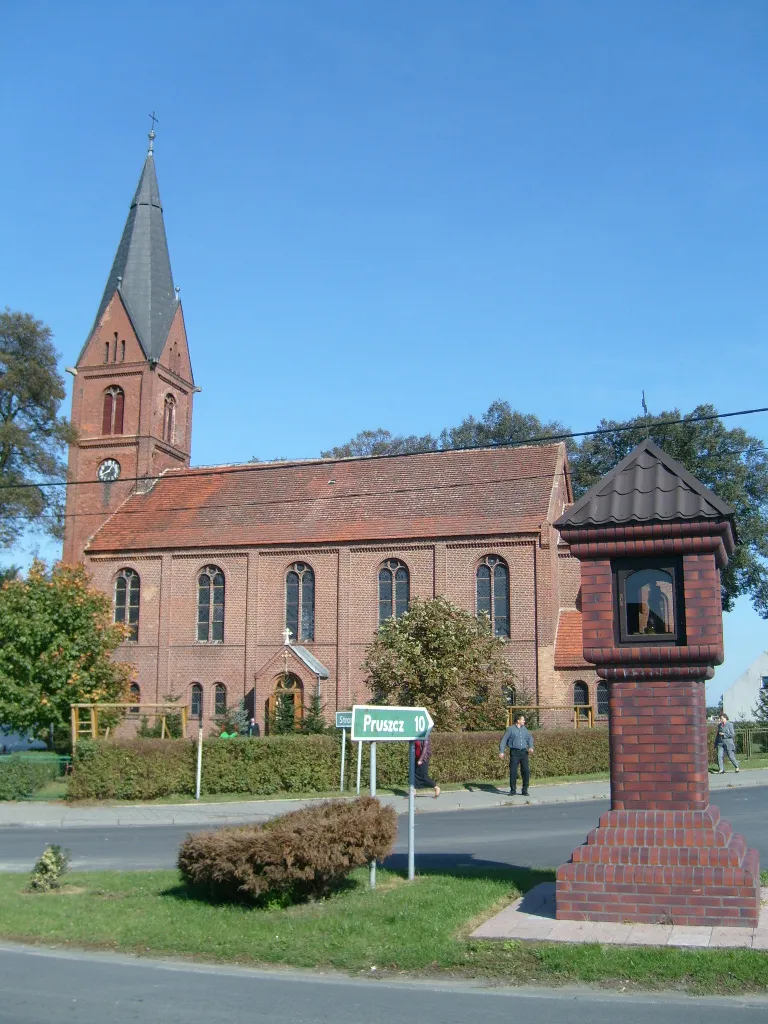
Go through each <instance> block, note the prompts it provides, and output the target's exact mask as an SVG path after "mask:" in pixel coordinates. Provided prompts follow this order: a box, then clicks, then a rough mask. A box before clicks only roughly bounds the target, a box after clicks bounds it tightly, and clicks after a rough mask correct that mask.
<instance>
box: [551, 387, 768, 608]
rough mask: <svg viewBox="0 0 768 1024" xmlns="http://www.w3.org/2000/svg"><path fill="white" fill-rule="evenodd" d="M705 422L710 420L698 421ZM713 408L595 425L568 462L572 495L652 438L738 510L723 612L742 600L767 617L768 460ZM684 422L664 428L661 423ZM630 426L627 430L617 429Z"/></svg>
mask: <svg viewBox="0 0 768 1024" xmlns="http://www.w3.org/2000/svg"><path fill="white" fill-rule="evenodd" d="M704 416H709V417H713V418H712V419H704V420H702V419H701V417H704ZM716 416H717V410H716V409H715V407H714V406H713V405H698V406H696V408H695V409H694V410H693V411H692V412H690V413H686V414H685V416H684V417H683V416H682V414H681V413H680V411H679V410H678V409H671V410H669V411H668V412H662V413H659V415H658V416H638V417H636V418H635V419H633V420H630V421H629V422H628V423H627V424H621V423H618V422H617V421H615V420H601V421H600V423H599V424H598V430H600V431H603V433H599V434H595V435H593V436H591V437H586V438H584V440H583V441H582V443H581V444H580V445H579V447H578V449H577V450H576V452H574V453H573V454H572V455H571V459H570V462H571V471H572V474H573V485H574V491H575V493H576V496H577V497H578V496H579V495H581V494H583V493H584V491H586V490H588V488H590V487H591V486H592V485H593V484H595V483H597V481H598V480H599V479H600V478H601V477H602V476H604V475H605V473H607V472H608V471H609V470H611V469H613V467H614V466H615V465H616V463H617V462H620V461H621V459H623V458H624V457H625V456H626V455H628V454H629V453H630V452H631V451H632V449H633V448H634V447H635V446H636V445H638V444H640V442H641V441H643V440H645V438H646V437H650V438H651V440H652V441H654V442H655V443H656V444H657V445H658V446H659V447H660V448H663V449H664V451H665V452H666V453H667V454H668V455H671V456H672V458H673V459H676V460H677V461H678V462H680V463H682V465H683V466H685V468H686V469H687V470H688V471H689V472H690V473H692V474H693V475H694V476H695V477H697V478H698V479H699V480H701V481H702V483H704V484H706V485H707V487H709V488H711V489H712V490H713V491H714V492H715V494H717V495H718V496H719V497H720V498H722V499H723V500H724V501H727V502H729V504H731V505H733V507H734V509H735V511H736V516H735V520H736V530H737V532H738V536H739V544H738V546H737V548H736V551H735V552H734V554H733V556H732V557H731V559H730V561H729V562H728V566H727V567H726V569H725V570H724V572H723V574H722V578H721V583H722V599H723V608H724V609H725V611H730V610H731V609H732V608H733V603H734V601H735V600H736V598H737V597H739V596H741V595H742V594H745V595H748V596H749V598H750V600H751V601H752V604H753V606H754V608H755V610H756V611H757V612H758V613H759V614H760V615H761V616H762V617H763V618H768V563H767V562H766V558H768V457H767V456H766V452H765V451H764V450H763V449H764V448H765V445H764V444H763V442H762V441H761V440H760V439H759V438H756V437H753V436H752V435H750V434H748V433H747V432H746V430H743V429H742V428H741V427H731V428H729V427H727V426H726V424H725V421H723V420H721V419H717V418H715V417H716ZM680 419H682V420H683V422H682V423H672V424H667V425H665V423H664V421H669V420H680ZM625 426H628V427H630V429H626V430H625V429H619V428H620V427H625Z"/></svg>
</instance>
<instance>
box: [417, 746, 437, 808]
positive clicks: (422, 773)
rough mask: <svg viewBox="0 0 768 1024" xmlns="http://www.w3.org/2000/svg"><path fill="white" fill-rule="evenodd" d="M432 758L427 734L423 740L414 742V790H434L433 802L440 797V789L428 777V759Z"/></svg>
mask: <svg viewBox="0 0 768 1024" xmlns="http://www.w3.org/2000/svg"><path fill="white" fill-rule="evenodd" d="M431 756H432V744H431V742H430V739H429V733H427V735H426V738H425V739H423V740H416V789H434V791H435V800H437V798H438V797H439V796H440V787H439V786H438V784H437V783H436V782H435V781H434V779H430V777H429V759H430V757H431Z"/></svg>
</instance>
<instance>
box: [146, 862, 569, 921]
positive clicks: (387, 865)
mask: <svg viewBox="0 0 768 1024" xmlns="http://www.w3.org/2000/svg"><path fill="white" fill-rule="evenodd" d="M381 867H382V868H383V869H384V870H385V871H390V872H392V874H394V875H399V876H400V877H402V878H406V877H407V875H408V858H407V857H406V856H404V855H402V854H395V855H394V856H392V857H388V858H387V859H386V860H385V861H384V863H383V864H382V865H381ZM416 874H417V876H419V877H422V878H426V877H432V878H437V877H444V878H461V879H473V878H477V879H480V878H483V879H493V880H494V881H503V882H509V884H510V885H511V886H514V887H515V888H516V889H518V890H519V891H520V892H521V893H525V892H527V891H528V890H529V889H532V888H533V887H534V886H535V885H538V884H539V883H540V882H553V881H554V880H555V870H554V869H553V868H529V867H521V866H517V865H514V864H513V865H510V864H501V863H498V862H496V861H485V860H477V859H476V858H474V857H471V856H469V855H467V856H465V857H462V856H461V855H458V854H456V855H455V854H448V855H442V854H432V855H430V856H426V857H419V858H418V859H417V865H416ZM364 886H365V883H362V882H361V881H360V880H359V879H355V878H352V877H349V876H347V877H346V878H342V879H339V881H338V882H337V883H336V884H335V885H334V886H332V887H331V889H330V890H329V891H328V892H326V893H324V894H322V895H317V894H312V893H307V892H301V891H298V892H294V893H271V894H270V893H267V894H265V895H264V896H262V897H261V898H259V899H253V898H251V897H249V896H247V895H246V894H243V895H242V897H238V896H236V895H235V896H233V895H232V893H225V892H224V891H223V890H220V891H218V892H217V891H216V890H212V889H210V888H209V887H206V886H196V885H191V884H187V883H186V882H180V883H178V884H177V885H172V886H169V887H168V888H167V889H164V890H162V892H161V893H160V895H161V896H165V897H169V898H171V899H174V900H178V901H179V902H182V903H189V902H192V903H204V904H206V905H207V906H210V907H231V908H237V909H240V910H243V909H250V910H286V909H288V908H289V907H295V906H301V905H307V904H311V903H323V902H325V901H326V900H329V899H333V898H334V897H336V896H343V895H345V894H347V893H351V892H354V891H355V890H356V889H360V888H364Z"/></svg>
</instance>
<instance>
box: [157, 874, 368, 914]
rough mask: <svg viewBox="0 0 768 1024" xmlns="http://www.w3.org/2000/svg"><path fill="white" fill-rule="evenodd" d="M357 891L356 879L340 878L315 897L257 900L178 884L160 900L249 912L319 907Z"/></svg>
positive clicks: (298, 893)
mask: <svg viewBox="0 0 768 1024" xmlns="http://www.w3.org/2000/svg"><path fill="white" fill-rule="evenodd" d="M357 887H358V883H357V881H355V879H353V878H349V877H347V878H341V879H339V880H338V881H337V882H336V883H334V884H333V885H332V886H330V888H329V889H328V890H327V891H326V892H324V893H322V894H318V893H312V892H308V891H302V890H301V889H296V890H294V891H293V892H269V893H264V894H263V895H262V896H260V897H258V898H255V897H252V896H249V895H248V894H247V893H242V894H238V893H232V892H231V891H227V890H226V889H225V888H224V887H223V886H222V887H220V888H211V887H209V886H205V885H193V884H192V883H188V882H183V881H182V882H179V883H178V885H171V886H169V887H168V888H167V889H163V890H162V892H161V893H160V895H161V896H167V897H170V898H171V899H174V900H179V902H181V903H190V902H191V903H205V904H207V905H208V906H209V907H237V908H239V909H250V910H286V909H287V908H288V907H296V906H301V905H303V904H307V903H320V902H323V901H324V900H326V899H330V898H332V897H333V896H341V895H343V894H344V893H347V892H352V891H353V890H354V889H356V888H357Z"/></svg>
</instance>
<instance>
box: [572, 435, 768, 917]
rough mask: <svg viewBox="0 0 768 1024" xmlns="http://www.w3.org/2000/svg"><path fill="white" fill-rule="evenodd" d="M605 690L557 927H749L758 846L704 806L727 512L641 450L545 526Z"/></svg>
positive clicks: (669, 462)
mask: <svg viewBox="0 0 768 1024" xmlns="http://www.w3.org/2000/svg"><path fill="white" fill-rule="evenodd" d="M555 525H556V526H557V528H558V529H559V530H560V533H561V536H562V538H563V540H564V541H565V542H566V543H567V544H569V545H570V550H571V552H572V554H573V555H574V556H575V557H576V558H578V559H579V561H580V562H581V609H582V616H583V637H584V639H583V644H584V658H585V660H586V661H588V662H590V663H592V664H594V665H595V667H596V670H597V674H598V676H599V677H600V678H601V679H605V680H606V681H607V682H608V693H609V725H610V754H611V810H610V811H608V812H607V813H606V814H604V815H603V816H602V817H601V818H600V821H599V824H598V825H597V827H596V828H595V829H593V830H592V832H590V834H589V836H588V837H587V841H586V843H585V844H584V845H583V846H579V847H578V848H577V849H575V850H574V851H573V854H572V855H571V859H570V860H569V862H568V863H567V864H564V865H562V866H561V867H560V868H559V870H558V872H557V886H556V900H557V910H556V912H557V918H558V920H576V921H625V922H637V923H651V924H655V923H663V924H675V925H689V926H690V925H707V926H709V925H711V926H728V925H730V926H733V925H743V926H745V927H751V928H754V927H756V926H757V923H758V913H759V909H760V868H759V863H758V856H757V852H756V851H755V850H752V849H749V848H748V847H747V844H746V841H745V840H744V839H743V838H742V836H740V835H736V834H735V833H734V832H733V831H732V829H731V826H730V825H729V824H728V822H726V821H724V820H723V819H722V818H721V817H720V812H719V811H718V809H717V807H715V806H713V805H712V804H710V802H709V773H708V749H707V724H706V710H705V694H704V689H705V683H706V680H708V679H711V678H712V676H713V674H714V666H715V665H719V664H721V662H722V660H723V629H722V608H721V598H720V571H721V570H722V569H723V568H724V567H725V566H726V564H727V562H728V557H729V555H731V554H732V553H733V550H734V544H735V530H734V525H733V509H732V508H731V507H730V506H729V505H727V504H726V503H725V502H724V501H721V500H720V498H718V497H717V496H716V495H715V494H713V493H712V492H711V491H710V490H708V489H707V488H706V487H704V485H703V484H701V483H699V481H698V480H696V479H695V478H694V477H693V476H691V474H690V473H688V472H687V470H685V469H684V468H683V467H682V466H681V465H679V464H678V463H676V462H675V461H674V460H673V459H671V458H669V456H668V455H666V454H665V453H664V452H663V451H662V450H661V449H659V448H658V447H657V446H656V445H654V444H653V443H652V442H651V441H645V442H644V443H643V444H641V445H640V446H639V447H637V448H635V450H634V451H633V452H631V453H630V454H629V455H628V456H627V458H625V459H624V460H623V461H622V462H620V463H619V464H618V466H616V467H615V469H613V471H612V472H611V473H609V474H608V475H607V476H605V477H604V478H603V479H602V480H601V481H600V482H599V483H598V484H596V485H595V486H594V487H593V488H592V489H591V490H590V491H588V492H587V493H586V494H585V495H584V496H583V497H582V498H581V499H580V500H579V501H577V502H576V503H575V504H574V505H573V506H571V508H570V509H568V511H567V512H566V513H565V514H564V515H563V516H562V517H561V518H560V519H559V520H558V521H557V523H556V524H555Z"/></svg>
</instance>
